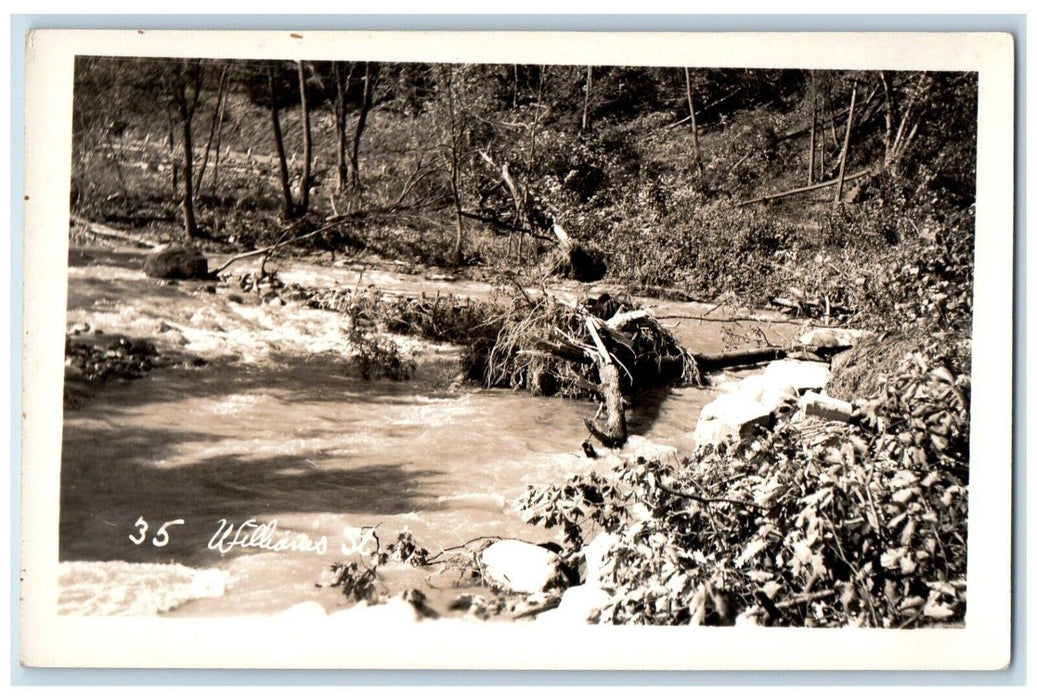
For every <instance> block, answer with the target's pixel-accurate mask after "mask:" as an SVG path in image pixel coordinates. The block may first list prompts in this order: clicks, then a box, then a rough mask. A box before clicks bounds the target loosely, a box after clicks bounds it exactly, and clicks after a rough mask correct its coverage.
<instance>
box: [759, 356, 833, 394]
mask: <svg viewBox="0 0 1037 700" xmlns="http://www.w3.org/2000/svg"><path fill="white" fill-rule="evenodd" d="M829 374H830V371H829V369H828V363H826V362H808V361H805V360H779V361H778V362H772V363H770V364H769V365H767V369H765V370H764V372H763V378H764V380H765V381H766V383H767V384H768V385H770V386H774V387H785V386H791V387H792V388H793V389H795V390H796V391H799V392H802V391H806V390H807V389H814V390H820V389H824V387H825V384H827V383H828V376H829Z"/></svg>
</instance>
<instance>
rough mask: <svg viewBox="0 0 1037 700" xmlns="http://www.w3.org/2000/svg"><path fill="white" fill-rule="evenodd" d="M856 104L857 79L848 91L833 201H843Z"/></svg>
mask: <svg viewBox="0 0 1037 700" xmlns="http://www.w3.org/2000/svg"><path fill="white" fill-rule="evenodd" d="M856 104H857V81H854V83H853V92H851V93H850V114H849V116H847V117H846V134H845V136H844V138H843V152H842V157H841V158H840V159H839V183H838V184H837V185H836V186H835V203H836V204H838V203H839V202H841V201H843V178H844V177H845V175H846V159H847V156H848V155H849V152H850V131H851V130H852V129H853V108H854V106H855V105H856Z"/></svg>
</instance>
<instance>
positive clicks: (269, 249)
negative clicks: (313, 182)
mask: <svg viewBox="0 0 1037 700" xmlns="http://www.w3.org/2000/svg"><path fill="white" fill-rule="evenodd" d="M300 223H302V220H300V221H299V222H297V223H295V224H292V226H290V227H289V228H288V229H287V231H291V230H292V229H293V228H295V227H296V226H298V225H299V224H300ZM340 223H341V221H340V220H336V221H333V222H331V223H329V224H326V225H324V226H321V227H320V228H318V229H315V230H313V231H310V232H309V233H304V234H302V235H300V236H296V237H295V238H291V239H288V240H279V241H278V242H277V243H274V244H273V245H268V246H266V247H263V248H257V249H256V250H250V251H248V252H247V253H239V254H238V255H235V256H234V257H232V258H229V259H228V260H227V261H226V262H224V263H223V264H222V265H220V266H219V267H218V268H216V269H215V270H213V272H212V276H213V277H215V276H216V275H218V274H220V273H221V272H223V271H224V270H226V269H227V268H228V267H230V266H231V265H233V264H234V263H236V262H238V261H240V260H245V259H247V258H252V257H255V256H257V255H263V254H264V253H270V252H273V251H274V250H276V249H277V248H280V247H282V246H286V245H292V244H293V243H298V242H299V241H304V240H306V239H307V238H313V237H314V236H316V235H317V234H320V233H324V232H325V231H330V230H331V229H333V228H335V227H336V226H338V225H339V224H340ZM287 231H286V232H287ZM282 236H283V234H282Z"/></svg>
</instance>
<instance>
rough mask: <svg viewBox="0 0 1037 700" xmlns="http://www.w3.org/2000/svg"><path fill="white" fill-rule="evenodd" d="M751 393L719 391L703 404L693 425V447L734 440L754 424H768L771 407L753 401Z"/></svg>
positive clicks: (748, 430) (749, 430) (715, 444)
mask: <svg viewBox="0 0 1037 700" xmlns="http://www.w3.org/2000/svg"><path fill="white" fill-rule="evenodd" d="M753 393H754V392H753ZM753 393H750V392H747V393H742V392H733V393H730V394H721V395H720V396H718V397H717V398H716V399H715V400H714V401H713V402H712V403H709V404H706V405H705V406H703V407H702V411H701V413H699V421H698V423H696V424H695V447H696V449H699V450H701V449H703V448H705V447H706V446H707V445H712V446H714V447H715V446H717V445H720V444H722V443H727V442H737V441H738V440H740V439H741V438H743V437H745V436H747V435H748V434H749V433H750V432H751V431H752V429H753V428H754V427H755V426H769V425H770V424H771V418H772V416H771V409H770V408H768V407H766V406H764V405H763V404H762V403H760V402H759V401H757V400H755V398H754V396H753Z"/></svg>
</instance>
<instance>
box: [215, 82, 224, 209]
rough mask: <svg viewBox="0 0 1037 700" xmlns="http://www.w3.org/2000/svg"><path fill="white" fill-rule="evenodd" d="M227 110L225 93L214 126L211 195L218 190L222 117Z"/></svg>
mask: <svg viewBox="0 0 1037 700" xmlns="http://www.w3.org/2000/svg"><path fill="white" fill-rule="evenodd" d="M226 110H227V93H226V92H224V93H223V101H222V102H220V105H219V112H220V114H219V119H218V120H217V125H216V160H215V162H213V164H212V193H213V194H214V195H215V194H216V193H217V191H218V190H219V182H220V146H221V144H222V142H223V115H224V112H226Z"/></svg>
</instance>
